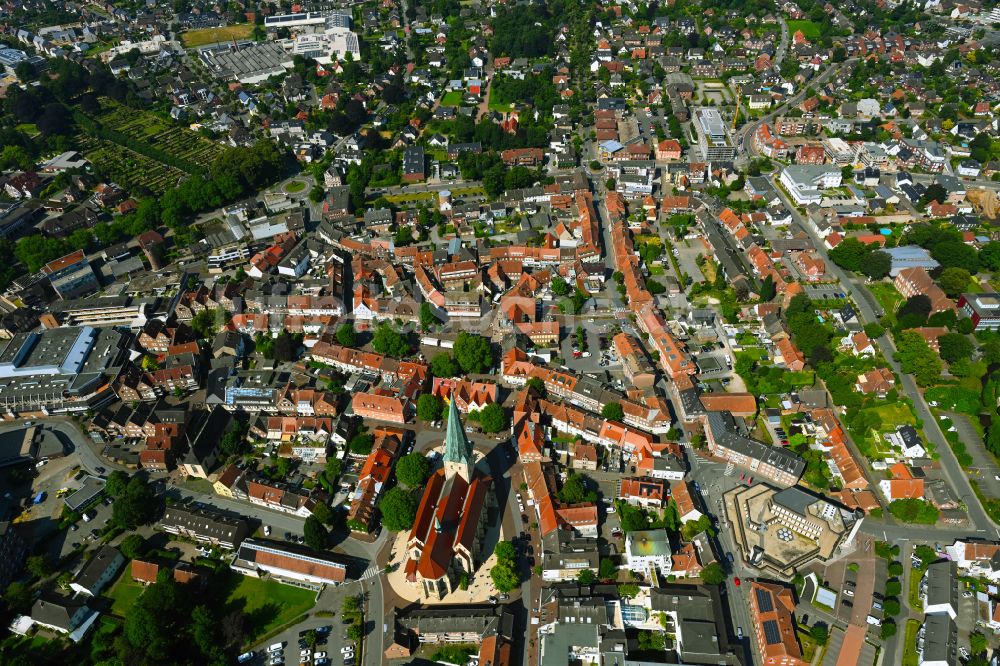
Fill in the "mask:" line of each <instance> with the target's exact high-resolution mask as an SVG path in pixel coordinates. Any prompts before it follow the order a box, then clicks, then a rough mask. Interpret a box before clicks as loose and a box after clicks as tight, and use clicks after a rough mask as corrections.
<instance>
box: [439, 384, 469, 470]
mask: <svg viewBox="0 0 1000 666" xmlns="http://www.w3.org/2000/svg"><path fill="white" fill-rule="evenodd" d="M444 469H445V475H446V476H448V477H451V476H452V475H454V474H456V473H457V474H458V475H459V476H461V477H462V478H464V479H465V480H466V481H469V480H470V479H471V478H472V444H470V443H469V439H468V438H467V437H466V436H465V430H464V429H463V427H462V419H461V418H460V417H459V415H458V405H457V404H456V401H455V396H452V397H451V401H450V404H449V406H448V427H447V430H446V431H445V436H444Z"/></svg>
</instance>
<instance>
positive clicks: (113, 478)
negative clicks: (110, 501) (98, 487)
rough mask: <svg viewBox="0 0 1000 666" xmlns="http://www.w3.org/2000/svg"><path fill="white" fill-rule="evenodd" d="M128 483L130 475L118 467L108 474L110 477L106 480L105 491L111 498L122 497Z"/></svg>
mask: <svg viewBox="0 0 1000 666" xmlns="http://www.w3.org/2000/svg"><path fill="white" fill-rule="evenodd" d="M127 485H128V475H127V474H125V472H123V471H121V470H117V469H116V470H114V471H113V472H111V473H110V474H108V479H107V481H105V482H104V492H105V493H107V495H108V497H111V498H117V497H121V495H122V494H123V493H124V492H125V486H127Z"/></svg>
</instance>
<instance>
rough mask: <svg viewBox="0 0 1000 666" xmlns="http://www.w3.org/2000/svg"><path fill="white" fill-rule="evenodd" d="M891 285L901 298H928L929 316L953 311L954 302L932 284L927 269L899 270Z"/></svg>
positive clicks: (913, 267)
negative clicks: (921, 296) (929, 304)
mask: <svg viewBox="0 0 1000 666" xmlns="http://www.w3.org/2000/svg"><path fill="white" fill-rule="evenodd" d="M892 283H893V285H895V287H896V289H897V290H898V291H899V293H900V294H901V295H902V296H903V298H911V297H913V296H920V295H923V296H926V297H927V298H929V299H930V301H931V314H934V313H935V312H943V311H945V310H954V309H955V303H954V301H952V300H951V299H950V298H948V296H947V295H945V293H944V290H942V289H941V287H939V286H938V285H937V283H935V282H934V280H933V278H931V276H930V274H929V273H928V272H927V269H926V268H924V267H923V266H910V267H907V268H901V269H900V270H899V272H897V273H896V277H895V278H893V281H892Z"/></svg>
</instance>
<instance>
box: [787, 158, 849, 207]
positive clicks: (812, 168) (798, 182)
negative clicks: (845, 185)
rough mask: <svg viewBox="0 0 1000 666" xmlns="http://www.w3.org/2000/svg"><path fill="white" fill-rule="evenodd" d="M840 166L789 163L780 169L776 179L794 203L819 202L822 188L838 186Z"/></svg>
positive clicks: (800, 204)
mask: <svg viewBox="0 0 1000 666" xmlns="http://www.w3.org/2000/svg"><path fill="white" fill-rule="evenodd" d="M841 178H842V174H841V172H840V167H838V166H836V165H827V164H791V165H789V166H786V167H785V168H784V169H782V170H781V176H779V178H778V181H779V182H780V183H781V184H782V185H783V186H784V187H785V190H786V191H787V192H788V194H789V195H790V196H791V197H792V200H793V201H794V202H795V204H796V205H799V206H808V205H809V204H819V203H820V202H821V201H822V199H823V190H825V189H828V188H831V187H840V183H841Z"/></svg>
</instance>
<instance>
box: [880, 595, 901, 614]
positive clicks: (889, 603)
mask: <svg viewBox="0 0 1000 666" xmlns="http://www.w3.org/2000/svg"><path fill="white" fill-rule="evenodd" d="M900 610H902V609H901V608H900V606H899V599H896V598H894V597H886V598H885V600H883V601H882V612H883V613H885V614H886V615H888V616H889V617H895V616H897V615H899V611H900Z"/></svg>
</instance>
